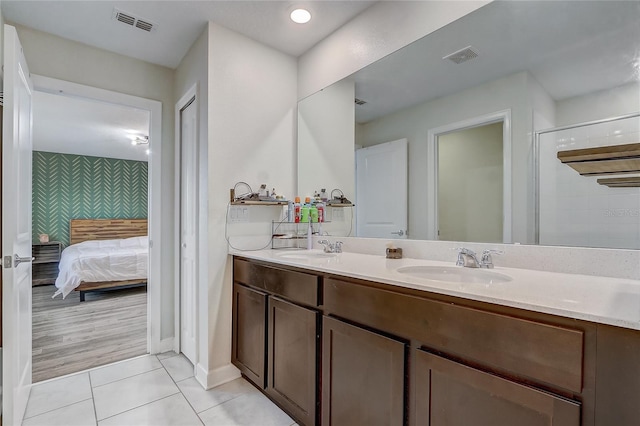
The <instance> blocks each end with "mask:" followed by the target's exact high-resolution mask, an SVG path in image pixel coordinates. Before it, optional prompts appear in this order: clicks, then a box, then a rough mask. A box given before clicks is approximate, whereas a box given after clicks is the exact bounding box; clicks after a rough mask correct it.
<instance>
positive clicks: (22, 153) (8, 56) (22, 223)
mask: <svg viewBox="0 0 640 426" xmlns="http://www.w3.org/2000/svg"><path fill="white" fill-rule="evenodd" d="M32 93H33V86H32V84H31V80H30V77H29V69H28V67H27V63H26V61H25V58H24V55H23V52H22V46H21V45H20V40H18V34H17V33H16V30H15V28H14V27H12V26H9V25H5V26H4V109H3V119H2V122H3V131H2V292H3V293H2V327H3V328H2V337H3V340H4V341H3V362H2V378H3V381H4V383H3V389H4V391H3V401H2V416H3V423H4V424H7V425H14V424H18V425H19V424H21V423H22V418H23V416H24V410H25V408H26V406H27V400H28V398H29V392H30V389H31V96H32Z"/></svg>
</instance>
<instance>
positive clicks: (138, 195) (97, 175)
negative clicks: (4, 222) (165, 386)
mask: <svg viewBox="0 0 640 426" xmlns="http://www.w3.org/2000/svg"><path fill="white" fill-rule="evenodd" d="M33 81H34V88H35V92H34V94H35V95H36V96H35V97H34V99H35V100H34V106H35V107H36V108H37V105H36V102H37V101H38V99H39V98H46V97H49V98H51V97H53V98H56V99H57V102H56V104H57V105H58V106H60V105H66V104H72V103H74V102H75V103H79V104H81V105H83V106H84V107H85V109H90V108H92V107H91V105H93V107H95V109H96V110H97V111H98V112H100V111H102V112H105V113H108V114H110V113H112V112H113V111H120V112H119V114H120V115H121V116H127V115H129V116H136V117H139V118H140V117H146V124H145V125H143V126H142V127H144V128H145V129H142V128H141V129H133V128H130V129H128V130H130V133H131V135H130V136H131V139H129V140H123V141H120V142H119V143H123V144H126V145H128V146H129V148H131V149H133V150H137V151H138V154H137V155H138V157H137V158H128V157H127V156H126V154H123V153H122V151H123V148H124V146H126V145H120V146H119V147H117V146H116V147H115V149H116V150H118V151H120V152H117V153H113V150H112V153H111V154H110V153H109V152H108V151H109V150H106V152H105V153H104V154H101V153H100V152H96V153H91V152H84V151H82V150H80V152H79V153H78V154H79V155H75V154H70V153H69V151H68V150H67V151H66V153H64V148H63V149H62V152H61V153H56V154H54V153H51V152H44V151H43V152H35V153H34V172H36V171H37V168H38V167H41V166H43V165H45V166H46V165H51V163H52V162H58V163H59V164H58V166H61V167H62V168H65V167H66V168H67V170H64V172H63V173H64V174H67V175H71V176H67V177H69V178H70V180H71V181H73V180H74V179H76V178H78V177H79V176H75V175H74V173H75V174H78V173H80V174H82V173H84V174H85V176H84V179H82V178H81V179H82V181H83V182H85V183H86V184H87V185H85V186H86V188H79V189H78V191H79V193H78V194H75V196H66V195H65V196H61V197H60V199H62V200H64V201H63V202H62V204H65V203H66V204H68V205H66V206H63V207H64V208H65V209H66V211H65V214H66V215H71V216H70V218H74V219H75V218H76V216H77V217H79V218H83V219H93V218H100V219H101V220H102V219H104V220H106V221H107V222H109V221H111V219H118V218H125V217H126V218H127V219H133V218H137V217H144V218H145V219H146V223H147V224H146V226H145V227H146V228H147V229H146V230H147V231H148V232H144V234H146V235H148V237H140V238H137V237H134V238H132V239H128V238H127V237H126V236H121V235H117V236H115V237H114V239H115V238H120V241H123V242H124V241H127V242H128V243H129V242H133V240H136V243H138V244H139V245H140V246H141V248H144V251H145V254H146V255H147V264H148V267H147V271H146V281H147V285H146V292H145V288H144V287H140V286H138V287H137V288H127V286H128V283H124V281H123V280H115V281H116V283H117V282H122V284H123V285H121V286H116V285H113V286H109V287H108V289H109V291H100V292H87V293H86V301H82V302H81V301H80V300H78V292H72V293H71V294H70V295H69V296H68V297H67V298H66V299H65V300H61V299H60V296H58V297H57V298H56V299H54V300H50V295H47V296H48V297H46V298H45V297H44V296H43V297H39V298H36V293H38V294H39V295H40V296H42V295H41V294H40V293H42V292H43V291H44V290H41V289H40V288H38V287H34V301H33V303H34V305H33V315H34V324H33V327H34V328H33V330H34V335H33V339H34V354H33V357H34V360H33V361H34V363H33V366H34V367H33V378H34V382H35V381H39V380H43V379H47V378H49V377H56V376H59V375H62V374H68V373H70V372H72V371H71V370H69V371H67V370H68V369H69V368H71V369H74V368H75V369H76V370H75V371H80V370H84V369H87V368H91V367H95V366H97V365H104V364H108V363H110V362H114V361H117V360H121V359H126V358H130V357H132V356H136V355H140V354H143V353H148V352H151V353H155V352H158V348H159V346H160V342H159V340H160V339H159V337H160V336H159V333H158V330H159V326H160V321H159V319H160V292H161V288H160V277H159V270H160V267H159V264H160V263H161V259H160V252H159V236H160V234H159V229H160V219H161V218H160V211H159V198H160V197H159V192H160V189H161V188H160V170H159V169H160V159H161V149H162V147H161V143H160V141H161V134H160V131H161V130H160V129H161V127H160V126H161V116H160V111H161V109H160V108H161V106H160V103H159V102H157V101H151V100H148V99H143V98H137V97H134V96H129V95H124V94H120V93H116V92H110V91H106V90H102V89H97V88H93V87H88V86H82V85H78V84H74V83H69V82H64V81H60V80H55V79H50V78H47V77H42V76H33ZM38 95H42V96H38ZM81 115H82V114H81ZM75 116H78V114H75ZM36 119H37V117H36ZM87 120H88V121H89V122H90V124H92V125H94V126H95V128H96V132H103V131H104V132H105V134H104V138H105V142H106V143H107V144H114V143H115V141H114V140H112V139H110V137H111V136H108V132H107V131H106V130H105V129H106V128H107V127H113V124H109V125H107V123H106V122H102V123H100V122H98V121H99V120H98V121H96V122H94V123H91V118H87ZM140 120H142V118H140ZM111 121H112V122H113V120H111ZM115 121H118V120H115ZM133 121H135V120H132V121H129V122H133ZM126 122H127V120H124V119H123V120H122V125H123V127H126V124H125V123H126ZM129 127H135V126H129ZM136 130H138V131H136ZM73 131H75V129H74V128H72V127H71V126H70V127H69V132H73ZM134 133H138V134H135V135H134ZM34 136H35V134H34ZM122 137H123V138H125V137H128V136H127V135H124V134H123V135H122ZM134 137H135V138H137V139H138V140H139V141H143V142H141V143H140V144H139V146H133V143H132V142H131V141H133V140H134ZM36 144H37V141H36ZM87 145H88V144H87ZM112 148H113V147H112ZM34 150H37V147H36V148H34ZM45 151H51V150H48V149H46V148H45ZM114 157H115V158H114ZM145 160H146V161H145ZM38 162H40V163H41V164H40V163H38ZM58 168H59V169H60V167H58ZM58 173H60V172H58ZM34 174H35V173H34ZM49 178H50V179H52V180H53V178H54V176H53V174H51V175H50V177H49ZM96 179H97V180H99V181H100V182H96ZM44 180H45V181H46V178H45V179H44ZM35 185H36V181H34V186H35ZM89 187H91V190H89ZM100 187H102V188H104V192H100V190H99V188H100ZM143 187H144V191H142V189H143ZM37 189H38V188H37V187H34V191H35V190H37ZM58 189H60V190H63V188H58ZM82 191H84V192H85V193H84V194H82ZM116 193H118V194H119V195H117V196H116V195H115V194H116ZM100 194H102V195H100ZM67 195H68V194H67ZM83 197H84V198H85V201H86V198H87V197H88V198H89V199H90V201H88V203H86V204H90V207H89V206H87V205H83V204H85V203H84V201H83ZM35 204H36V200H35V199H34V229H33V232H34V256H37V254H36V252H35V250H36V247H37V248H38V249H41V248H49V246H47V245H46V244H45V245H41V243H40V241H39V239H38V236H39V234H40V233H52V230H53V232H59V231H62V232H61V233H60V232H59V235H62V238H56V237H54V238H53V239H63V240H64V243H63V244H60V249H62V248H64V247H66V246H68V245H69V243H70V241H69V239H68V238H67V237H68V235H69V233H70V231H69V228H68V226H69V225H68V224H67V223H68V220H67V219H66V218H65V219H62V218H58V219H57V220H59V221H60V223H53V221H51V222H49V223H45V224H44V225H43V224H42V222H41V221H40V222H38V225H37V226H36V218H38V214H37V206H36V205H35ZM48 207H50V206H48ZM50 210H51V209H50V208H49V211H50ZM45 221H46V218H45ZM63 222H64V223H63ZM115 226H118V225H117V224H116V225H115ZM64 227H67V228H66V229H63V228H64ZM64 234H66V235H64ZM118 234H119V232H118ZM51 237H53V234H52V235H51ZM109 238H110V237H109ZM143 238H144V241H142V239H143ZM138 239H140V241H137V240H138ZM154 243H155V244H154ZM156 244H157V245H156ZM154 246H155V247H154ZM56 247H57V246H56ZM132 250H136V253H138V250H137V247H136V248H132ZM137 255H140V253H138V254H137ZM38 266H39V265H37V264H36V265H34V271H35V270H36V268H37V267H38ZM114 284H115V283H114ZM48 287H52V286H48ZM118 287H119V288H118ZM129 287H133V285H131V286H129ZM45 299H46V300H45ZM70 299H71V300H70ZM43 301H44V302H46V304H47V305H48V307H51V306H53V305H54V304H56V305H57V306H53V309H54V310H55V313H56V315H58V316H59V315H68V314H70V315H71V317H72V318H73V317H75V318H77V319H78V321H81V319H79V318H82V315H84V313H83V312H85V311H93V313H92V314H91V315H90V316H88V317H87V318H90V321H98V322H100V321H102V323H103V325H104V327H100V328H98V326H96V327H97V328H96V331H95V332H94V333H90V334H89V335H87V336H85V337H86V338H87V339H88V342H87V348H86V350H84V351H83V352H84V355H81V356H77V355H76V357H75V359H73V360H71V361H70V360H68V359H64V360H62V359H61V360H60V361H59V362H56V361H54V360H49V359H46V354H44V355H45V356H43V358H44V359H46V361H45V362H44V364H43V368H41V369H38V367H37V362H36V361H37V360H36V357H38V356H40V355H42V353H38V352H37V350H36V349H37V344H36V339H39V338H42V337H43V336H42V334H43V332H46V330H44V329H40V331H39V335H36V334H35V333H36V327H38V326H39V324H38V321H36V316H37V315H40V316H43V315H44V316H46V315H48V314H49V313H47V312H44V314H43V312H42V303H43ZM38 303H40V305H38ZM92 304H93V307H92V306H91V305H92ZM98 305H100V306H99V307H98ZM51 312H54V311H53V310H52V311H51ZM114 316H116V317H119V319H118V321H117V322H116V324H118V325H119V326H120V328H119V329H118V327H114V326H112V327H109V326H107V325H106V324H108V323H109V322H110V321H111V323H113V321H115V319H114V318H113V317H114ZM109 318H111V319H109ZM74 321H75V320H74ZM44 322H45V323H46V321H44ZM72 322H73V321H72ZM40 323H43V321H40ZM45 328H46V325H45ZM69 328H73V326H72V325H69ZM98 330H99V331H98ZM78 331H81V330H78ZM64 332H66V331H64V330H58V331H57V333H58V334H60V333H64ZM97 333H104V335H105V338H104V339H98V341H99V342H100V344H97V343H96V344H93V343H91V342H92V341H93V340H95V337H96V336H95V334H97ZM51 334H52V333H51ZM91 339H93V340H91ZM45 340H46V337H45ZM109 341H110V342H111V343H109ZM45 343H46V342H45ZM54 346H55V345H54ZM48 350H49V351H51V350H55V348H54V349H51V348H48ZM43 351H44V349H43ZM68 351H69V352H73V351H75V349H73V348H72V349H69V350H68ZM140 352H141V353H140ZM78 355H80V353H79V354H78ZM71 358H73V356H72V357H71ZM58 364H62V365H64V366H65V368H66V369H65V368H62V369H60V370H57V369H56V365H58ZM70 364H71V365H70ZM47 366H50V368H49V370H51V371H46V370H47V368H46V367H47ZM51 366H52V367H51ZM42 374H44V376H43V375H42ZM45 376H46V377H45Z"/></svg>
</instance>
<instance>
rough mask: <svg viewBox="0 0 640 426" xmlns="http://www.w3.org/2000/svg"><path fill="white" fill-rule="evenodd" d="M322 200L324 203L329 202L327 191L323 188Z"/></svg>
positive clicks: (321, 191) (321, 192)
mask: <svg viewBox="0 0 640 426" xmlns="http://www.w3.org/2000/svg"><path fill="white" fill-rule="evenodd" d="M320 199H321V200H322V201H324V202H325V203H326V202H327V200H328V198H327V190H326V189H325V188H322V189H321V190H320Z"/></svg>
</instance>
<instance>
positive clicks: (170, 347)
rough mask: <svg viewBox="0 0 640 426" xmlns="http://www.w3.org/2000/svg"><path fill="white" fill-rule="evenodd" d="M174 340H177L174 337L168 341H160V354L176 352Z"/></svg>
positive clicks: (167, 339)
mask: <svg viewBox="0 0 640 426" xmlns="http://www.w3.org/2000/svg"><path fill="white" fill-rule="evenodd" d="M174 340H175V339H174V338H173V337H168V338H166V339H162V340H160V344H159V345H158V353H159V354H162V353H165V352H170V351H174V352H175V349H174V345H175V342H174ZM143 356H144V355H143Z"/></svg>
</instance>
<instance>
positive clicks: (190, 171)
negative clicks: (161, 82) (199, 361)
mask: <svg viewBox="0 0 640 426" xmlns="http://www.w3.org/2000/svg"><path fill="white" fill-rule="evenodd" d="M194 100H195V99H194V98H192V100H191V101H190V102H189V103H188V104H187V105H186V106H185V107H184V108H182V109H181V110H180V351H181V352H182V353H184V355H185V356H186V357H187V358H189V360H190V361H191V363H193V364H194V365H195V360H196V277H197V271H196V254H197V252H196V241H197V239H196V229H197V226H196V225H197V223H196V220H197V209H198V206H197V174H196V170H197V167H196V164H197V161H196V159H197V157H196V148H197V134H198V132H197V123H198V121H197V108H196V103H195V102H194Z"/></svg>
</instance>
